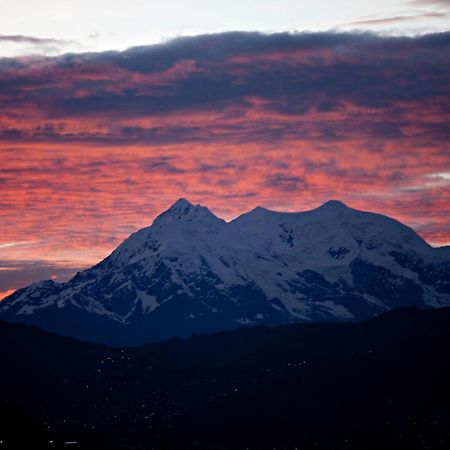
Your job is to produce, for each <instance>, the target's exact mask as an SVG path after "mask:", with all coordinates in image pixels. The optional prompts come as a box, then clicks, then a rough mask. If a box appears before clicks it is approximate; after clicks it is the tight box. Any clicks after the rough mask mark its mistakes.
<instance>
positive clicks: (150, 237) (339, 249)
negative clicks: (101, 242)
mask: <svg viewBox="0 0 450 450" xmlns="http://www.w3.org/2000/svg"><path fill="white" fill-rule="evenodd" d="M407 305H418V306H424V307H440V306H445V305H450V255H449V252H448V248H433V247H431V246H430V245H428V244H427V243H426V242H425V241H424V240H423V239H421V238H420V237H419V236H418V235H417V234H416V233H415V232H414V231H413V230H412V229H410V228H408V227H407V226H405V225H402V224H401V223H399V222H397V221H396V220H393V219H390V218H389V217H386V216H382V215H379V214H373V213H369V212H363V211H357V210H355V209H351V208H349V207H347V206H345V205H344V204H343V203H341V202H339V201H329V202H327V203H325V204H324V205H322V206H321V207H319V208H317V209H314V210H311V211H305V212H298V213H282V212H275V211H269V210H267V209H264V208H261V207H257V208H256V209H254V210H252V211H250V212H248V213H246V214H243V215H242V216H240V217H238V218H237V219H234V220H233V221H231V222H228V223H227V222H225V221H224V220H222V219H219V218H218V217H216V216H215V215H214V214H212V213H211V212H210V211H209V210H208V209H207V208H205V207H203V206H200V205H196V206H195V205H193V204H191V203H189V202H188V201H187V200H185V199H180V200H178V201H177V202H176V203H175V204H174V205H172V207H171V208H169V209H168V210H167V211H166V212H164V213H163V214H161V215H160V216H158V217H157V218H156V219H155V220H154V222H153V224H152V225H151V226H150V227H148V228H144V229H142V230H139V231H138V232H136V233H134V234H132V235H131V236H130V237H129V238H128V239H126V240H125V241H124V242H123V243H122V244H121V245H120V246H119V247H118V248H117V249H116V250H114V252H113V253H112V254H111V255H110V256H108V257H107V258H106V259H104V260H103V261H101V262H100V263H99V264H97V265H95V266H93V267H92V268H90V269H87V270H84V271H82V272H79V273H78V274H76V275H75V276H74V277H73V278H72V279H71V280H69V281H68V282H67V283H55V282H53V281H43V282H40V283H36V284H33V285H31V286H29V287H27V288H24V289H19V290H18V291H16V292H15V293H13V294H12V295H10V296H9V297H7V298H6V299H5V300H3V301H2V302H1V303H0V319H3V320H8V321H13V322H22V323H28V324H34V325H38V326H40V327H42V328H45V329H47V330H50V331H55V332H57V333H60V334H65V335H71V336H75V337H78V338H80V339H84V340H93V341H98V342H104V343H108V344H140V343H143V342H149V341H156V340H161V339H166V338H170V337H174V336H188V335H190V334H192V333H202V332H212V331H218V330H224V329H230V328H234V327H237V326H242V325H256V324H260V325H276V324H282V323H289V322H299V321H301V322H308V321H338V320H355V319H363V318H366V317H369V316H372V315H374V314H377V313H379V312H382V311H385V310H388V309H392V308H396V307H400V306H407Z"/></svg>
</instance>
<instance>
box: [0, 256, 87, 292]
mask: <svg viewBox="0 0 450 450" xmlns="http://www.w3.org/2000/svg"><path fill="white" fill-rule="evenodd" d="M79 270H80V268H79V267H70V266H67V263H66V262H56V263H49V262H46V261H39V260H38V261H27V260H24V261H23V260H15V261H14V260H13V261H2V260H0V300H1V299H2V298H3V296H5V295H9V294H11V293H12V291H14V290H16V289H19V288H21V287H24V286H28V285H30V284H32V283H34V282H36V281H37V280H49V279H52V280H54V281H60V282H61V281H67V280H68V279H69V278H70V277H72V276H73V275H75V273H76V272H77V271H79ZM4 293H6V294H4ZM3 294H4V295H3Z"/></svg>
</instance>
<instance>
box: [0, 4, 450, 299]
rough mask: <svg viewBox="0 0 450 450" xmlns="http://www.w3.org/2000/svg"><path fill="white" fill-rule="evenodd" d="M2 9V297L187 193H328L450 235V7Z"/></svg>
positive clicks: (292, 196) (62, 272)
mask: <svg viewBox="0 0 450 450" xmlns="http://www.w3.org/2000/svg"><path fill="white" fill-rule="evenodd" d="M2 3H3V0H0V8H1V10H2V15H1V17H0V30H1V33H2V34H1V35H0V223H1V224H2V226H1V234H0V298H2V297H3V296H4V295H6V294H7V293H10V292H11V291H13V290H15V289H17V288H20V287H23V286H26V285H28V284H30V283H32V282H35V281H39V280H41V279H49V278H51V279H54V280H57V281H62V280H65V279H67V278H68V277H70V276H71V275H72V274H74V273H75V272H76V271H77V270H80V269H82V268H85V267H88V266H90V265H92V264H94V263H96V262H98V261H99V260H101V259H102V258H104V257H106V256H107V255H108V254H109V253H110V252H111V251H112V250H113V249H114V248H115V247H116V246H117V245H118V244H119V243H120V242H121V241H122V240H123V239H125V238H126V237H127V236H128V235H129V234H130V233H132V232H133V231H135V230H136V229H138V228H141V227H144V226H148V225H150V224H151V222H152V220H153V219H154V217H155V216H156V215H157V214H159V213H161V212H162V211H164V210H165V209H167V208H168V207H169V206H170V205H171V204H172V203H173V202H175V201H176V200H177V199H178V198H179V197H186V198H188V199H189V200H190V201H191V202H193V203H200V204H203V205H206V206H208V207H209V208H210V209H211V210H212V211H213V212H214V213H216V214H217V215H218V216H220V217H223V218H224V219H226V220H230V219H232V218H233V217H236V216H237V215H239V214H241V213H243V212H246V211H248V210H250V209H252V208H254V207H255V206H257V205H262V206H265V207H267V208H269V209H274V210H282V211H301V210H307V209H311V208H314V207H317V206H319V205H320V204H322V203H324V202H325V201H327V200H329V199H332V198H333V199H339V200H341V201H344V202H345V203H347V204H348V205H349V206H351V207H355V208H358V209H364V210H370V211H375V212H381V213H383V214H387V215H389V216H391V217H394V218H396V219H398V220H400V221H402V222H403V223H405V224H407V225H409V226H411V227H412V228H414V229H415V230H416V231H417V232H418V233H419V234H420V235H421V236H422V237H424V238H425V239H426V240H427V241H428V242H429V243H431V244H432V245H435V246H440V245H448V244H450V226H449V225H450V202H449V201H448V199H449V198H450V144H449V142H450V98H449V97H450V26H449V25H450V21H449V20H448V19H449V17H450V16H449V12H450V2H449V1H446V0H436V1H425V0H414V1H403V2H395V1H394V2H393V1H384V0H380V1H379V2H373V1H370V2H364V1H358V2H357V1H350V0H349V1H341V2H337V1H334V2H331V1H330V2H325V1H317V2H298V1H297V2H293V1H258V2H257V1H245V0H241V1H239V2H235V1H229V2H224V3H223V4H220V3H215V4H213V2H206V1H199V0H197V1H189V2H177V1H166V2H164V6H161V5H160V3H161V2H158V3H156V2H148V1H128V2H122V1H118V0H110V1H108V2H106V1H92V0H91V1H90V2H86V1H84V0H80V1H78V2H72V1H71V2H69V1H64V0H58V1H42V0H40V1H39V3H38V2H37V1H36V2H35V1H33V0H26V1H23V0H16V1H15V2H14V4H11V3H8V6H6V3H5V5H3V6H2V5H1V4H2ZM75 5H76V6H75ZM29 11H33V13H32V14H30V13H29Z"/></svg>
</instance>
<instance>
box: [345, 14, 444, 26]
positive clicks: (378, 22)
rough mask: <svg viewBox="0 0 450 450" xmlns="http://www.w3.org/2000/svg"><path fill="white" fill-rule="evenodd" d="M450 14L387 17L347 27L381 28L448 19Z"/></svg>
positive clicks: (361, 21) (350, 23)
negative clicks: (383, 26) (427, 20)
mask: <svg viewBox="0 0 450 450" xmlns="http://www.w3.org/2000/svg"><path fill="white" fill-rule="evenodd" d="M447 18H448V13H444V12H430V13H422V14H415V15H408V16H395V17H386V18H382V19H364V20H357V21H354V22H347V23H346V24H344V25H346V26H379V25H389V24H395V23H401V22H411V21H416V20H423V19H447Z"/></svg>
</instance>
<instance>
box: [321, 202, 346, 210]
mask: <svg viewBox="0 0 450 450" xmlns="http://www.w3.org/2000/svg"><path fill="white" fill-rule="evenodd" d="M346 208H347V209H349V208H348V206H347V205H346V204H345V203H343V202H341V201H340V200H328V201H327V202H325V203H324V204H323V205H322V206H319V208H318V209H335V210H338V209H346Z"/></svg>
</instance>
